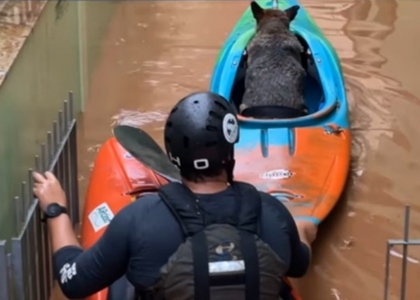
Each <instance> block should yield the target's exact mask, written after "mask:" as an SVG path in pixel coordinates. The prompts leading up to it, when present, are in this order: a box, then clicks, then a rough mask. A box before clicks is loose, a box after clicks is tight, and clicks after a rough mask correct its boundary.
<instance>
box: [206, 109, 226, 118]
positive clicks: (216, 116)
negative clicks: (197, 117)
mask: <svg viewBox="0 0 420 300" xmlns="http://www.w3.org/2000/svg"><path fill="white" fill-rule="evenodd" d="M209 115H210V116H212V117H213V118H216V119H219V120H222V119H223V117H222V116H221V115H219V114H217V113H215V112H214V111H212V110H211V111H210V112H209Z"/></svg>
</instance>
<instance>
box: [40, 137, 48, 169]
mask: <svg viewBox="0 0 420 300" xmlns="http://www.w3.org/2000/svg"><path fill="white" fill-rule="evenodd" d="M41 166H42V170H41V172H45V171H46V170H47V168H48V158H47V147H46V145H45V143H43V144H41Z"/></svg>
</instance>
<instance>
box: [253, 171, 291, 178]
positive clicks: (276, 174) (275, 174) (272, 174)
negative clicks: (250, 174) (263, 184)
mask: <svg viewBox="0 0 420 300" xmlns="http://www.w3.org/2000/svg"><path fill="white" fill-rule="evenodd" d="M292 175H293V173H292V172H290V171H289V170H285V169H277V170H271V171H267V172H264V173H262V174H261V175H260V178H262V179H287V178H290V177H292Z"/></svg>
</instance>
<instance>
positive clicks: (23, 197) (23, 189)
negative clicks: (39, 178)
mask: <svg viewBox="0 0 420 300" xmlns="http://www.w3.org/2000/svg"><path fill="white" fill-rule="evenodd" d="M26 191H27V187H26V182H25V181H22V183H21V186H20V199H21V200H20V201H21V202H22V207H23V216H22V217H23V218H22V221H23V222H25V220H26V217H27V215H26V214H27V212H28V209H29V205H30V203H29V201H28V198H27V197H26Z"/></svg>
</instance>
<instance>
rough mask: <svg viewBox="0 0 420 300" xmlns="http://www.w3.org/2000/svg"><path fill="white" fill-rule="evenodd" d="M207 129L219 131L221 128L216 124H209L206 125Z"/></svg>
mask: <svg viewBox="0 0 420 300" xmlns="http://www.w3.org/2000/svg"><path fill="white" fill-rule="evenodd" d="M206 130H207V131H215V132H217V131H219V128H217V127H216V126H213V125H207V126H206Z"/></svg>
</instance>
